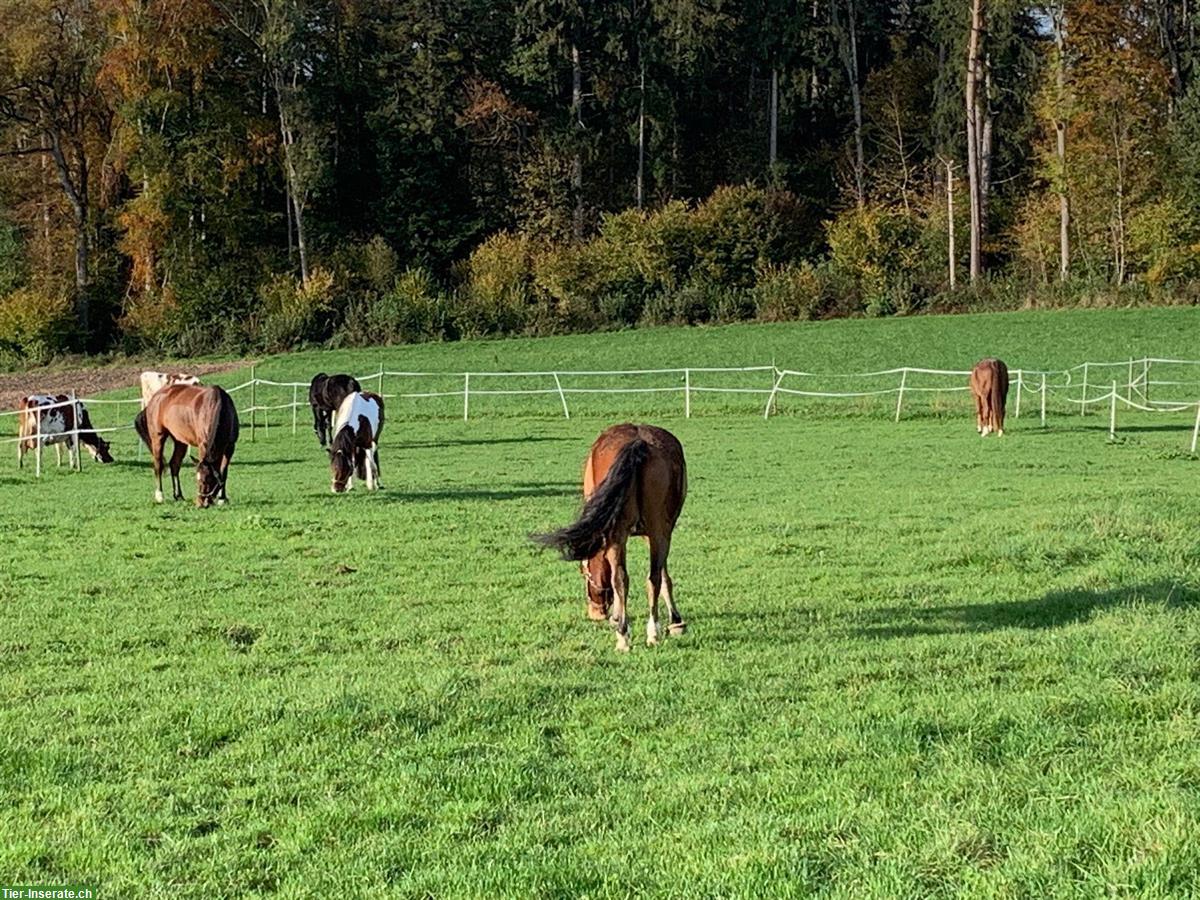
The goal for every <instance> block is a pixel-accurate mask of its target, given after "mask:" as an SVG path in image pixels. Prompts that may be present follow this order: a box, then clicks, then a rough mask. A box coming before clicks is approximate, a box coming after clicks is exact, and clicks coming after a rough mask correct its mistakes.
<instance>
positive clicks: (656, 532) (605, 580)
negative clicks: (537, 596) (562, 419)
mask: <svg viewBox="0 0 1200 900" xmlns="http://www.w3.org/2000/svg"><path fill="white" fill-rule="evenodd" d="M583 496H584V500H585V503H584V506H583V512H581V513H580V515H579V520H578V521H577V522H576V523H575V524H574V525H568V526H567V527H566V528H563V529H561V530H560V531H556V532H554V533H553V534H545V535H535V536H534V540H536V541H537V542H538V543H540V544H543V545H545V546H549V547H556V548H558V549H559V550H560V551H561V552H562V555H563V558H564V559H570V560H578V561H580V562H583V566H582V570H583V576H584V578H585V579H586V581H587V601H588V605H587V610H588V617H589V618H592V619H598V620H602V619H604V617H605V616H606V615H609V609H610V605H611V620H612V623H613V626H614V627H615V628H616V631H617V649H618V650H628V649H629V622H628V620H627V618H626V610H625V605H626V599H627V597H628V593H629V574H628V573H627V572H626V570H625V543H626V541H627V540H628V539H629V536H630V535H642V536H644V537H645V538H646V540H647V542H648V543H649V545H650V576H649V578H647V580H646V594H647V596H648V598H649V601H650V618H649V619H647V621H646V643H647V644H657V643H658V636H659V633H658V598H659V595H660V593H661V595H662V597H663V599H664V600H665V601H666V603H667V615H668V624H667V630H668V632H669V633H670V634H683V632H684V631H685V630H686V628H687V626H686V625H685V624H684V621H683V619H682V618H681V617H680V615H679V610H678V609H677V608H676V606H675V601H674V597H673V591H672V589H673V585H672V582H671V576H670V574H669V573H668V572H667V555H668V554H669V553H670V552H671V532H672V531H673V530H674V529H675V523H676V521H678V519H679V512H680V510H681V509H683V501H684V498H685V497H686V496H687V465H686V463H685V462H684V459H683V447H682V446H681V445H680V443H679V441H678V440H677V439H676V438H675V435H673V434H671V433H670V432H669V431H666V430H664V429H662V428H656V427H655V426H653V425H630V424H625V425H614V426H613V427H612V428H609V429H607V430H606V431H604V432H602V433H601V435H600V436H599V437H598V438H596V442H595V443H594V444H592V449H591V452H590V453H588V457H587V460H586V461H585V462H584V465H583Z"/></svg>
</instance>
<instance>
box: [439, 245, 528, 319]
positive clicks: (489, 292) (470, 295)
mask: <svg viewBox="0 0 1200 900" xmlns="http://www.w3.org/2000/svg"><path fill="white" fill-rule="evenodd" d="M463 273H464V275H463V284H462V286H461V289H460V290H459V291H458V293H457V296H456V298H455V303H454V304H453V315H454V321H455V324H456V328H457V330H458V331H459V332H460V333H461V334H462V335H463V336H464V337H482V336H486V335H492V334H513V333H517V332H520V331H522V330H523V329H524V328H525V326H526V324H527V323H528V322H529V321H530V320H531V319H533V318H534V317H535V316H534V312H535V311H534V309H533V307H534V305H535V303H536V294H535V290H534V272H533V243H532V241H531V240H530V239H529V238H528V237H526V236H525V235H521V234H513V233H511V232H508V231H501V232H498V233H497V234H494V235H492V236H491V237H490V238H488V239H487V240H486V241H484V242H483V243H482V244H480V245H479V246H478V247H476V248H475V252H474V253H472V254H471V256H470V257H469V258H468V259H467V260H466V263H465V266H464V267H463Z"/></svg>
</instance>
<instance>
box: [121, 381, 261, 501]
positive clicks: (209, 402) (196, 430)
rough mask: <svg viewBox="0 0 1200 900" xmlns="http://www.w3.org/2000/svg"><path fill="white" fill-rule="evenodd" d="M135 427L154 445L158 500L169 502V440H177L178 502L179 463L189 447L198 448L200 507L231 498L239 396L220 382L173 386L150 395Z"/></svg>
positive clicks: (174, 483)
mask: <svg viewBox="0 0 1200 900" xmlns="http://www.w3.org/2000/svg"><path fill="white" fill-rule="evenodd" d="M133 427H134V428H135V429H137V433H138V436H139V437H141V439H142V441H143V442H145V444H146V446H147V447H149V448H150V456H151V458H152V459H153V462H154V477H155V479H156V480H157V483H158V487H157V489H156V490H155V491H154V501H155V502H156V503H162V502H163V491H162V470H163V448H164V446H165V445H166V442H167V438H168V437H169V438H171V439H172V440H174V442H175V449H174V451H173V452H172V453H171V488H172V496H173V497H174V499H176V500H182V499H183V487H182V485H180V483H179V467H180V465H181V464H182V463H183V457H184V454H186V453H187V448H188V445H191V446H193V447H195V448H196V452H197V453H198V454H199V458H198V459H197V460H196V505H197V506H199V507H201V508H204V507H206V506H209V505H211V504H212V501H213V500H214V498H215V499H216V500H217V502H218V503H224V502H225V501H226V500H228V499H229V497H228V495H227V494H226V493H225V483H226V481H227V480H228V478H229V461H230V460H231V459H232V458H233V448H234V446H235V445H236V444H237V439H238V417H237V409H236V407H234V405H233V398H232V397H230V396H229V395H228V394H227V393H225V391H224V390H223V389H221V388H219V387H215V386H208V387H205V386H201V385H190V384H170V385H167V386H166V387H165V388H162V389H161V390H159V391H156V392H155V394H154V396H152V397H151V398H150V402H149V403H148V404H146V408H145V409H143V410H142V411H141V412H140V413H138V416H137V418H136V419H134V420H133Z"/></svg>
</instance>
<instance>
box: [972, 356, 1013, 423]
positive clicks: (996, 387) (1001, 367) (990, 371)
mask: <svg viewBox="0 0 1200 900" xmlns="http://www.w3.org/2000/svg"><path fill="white" fill-rule="evenodd" d="M968 384H970V386H971V394H972V395H973V396H974V397H975V430H976V431H978V432H979V434H980V435H982V436H987V435H988V434H990V433H991V432H993V431H994V432H996V434H998V435H1003V434H1004V404H1005V402H1006V401H1007V400H1008V366H1006V365H1005V364H1004V363H1003V362H1002V361H1001V360H998V359H981V360H980V361H979V362H977V363H975V368H973V369H972V370H971V378H970V381H969V382H968Z"/></svg>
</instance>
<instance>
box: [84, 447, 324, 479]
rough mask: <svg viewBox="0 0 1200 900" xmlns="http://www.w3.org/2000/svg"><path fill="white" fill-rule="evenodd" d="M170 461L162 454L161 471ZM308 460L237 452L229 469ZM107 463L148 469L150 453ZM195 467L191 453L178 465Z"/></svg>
mask: <svg viewBox="0 0 1200 900" xmlns="http://www.w3.org/2000/svg"><path fill="white" fill-rule="evenodd" d="M322 459H323V460H324V462H325V464H326V465H328V464H329V461H328V459H326V458H324V457H322ZM170 461H171V457H170V454H166V455H164V456H163V472H164V473H167V472H169V471H170V467H169V465H168V463H170ZM310 461H311V460H306V459H238V457H237V454H236V453H235V454H234V457H233V461H232V462H230V464H229V471H230V472H233V470H234V469H245V468H257V467H259V466H291V465H297V464H301V463H306V462H310ZM108 465H110V466H117V467H119V468H122V469H146V470H149V469H150V454H149V452H147V453H145V454H143V455H142V458H141V459H115V460H113V461H112V462H111V463H108ZM195 468H196V461H195V460H194V459H192V457H191V455H190V454H189V455H188V456H187V457H186V458H185V459H184V461H183V465H182V466H181V467H180V472H181V473H182V472H183V471H185V470H187V469H195ZM164 477H166V476H165V474H164ZM231 477H232V476H231Z"/></svg>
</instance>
